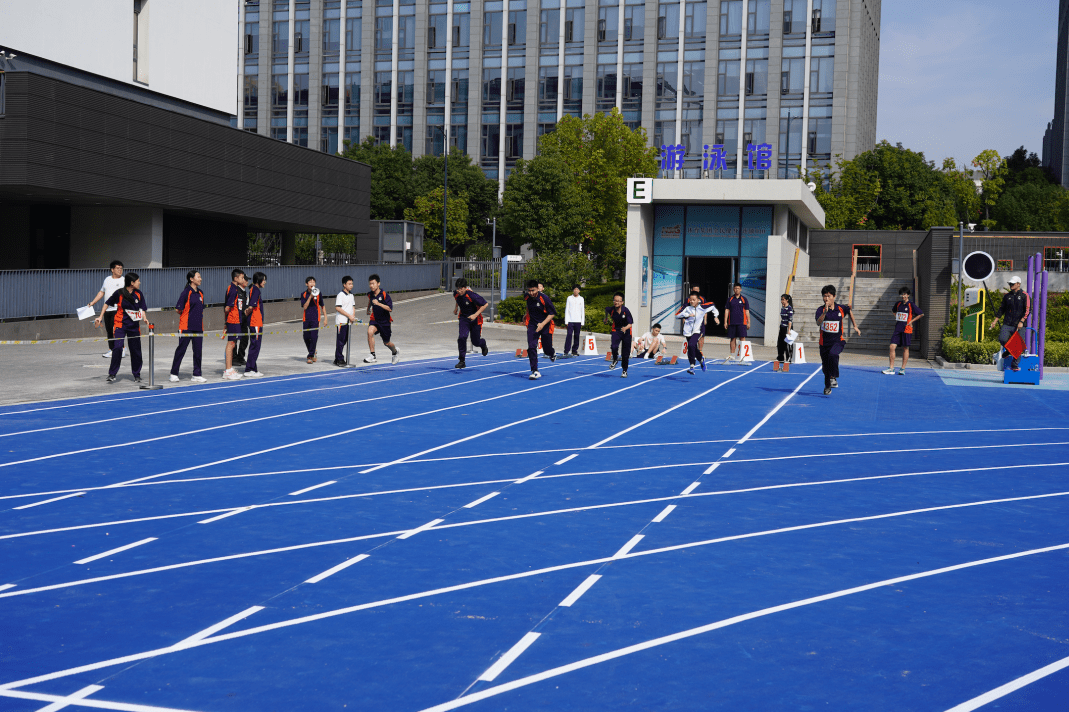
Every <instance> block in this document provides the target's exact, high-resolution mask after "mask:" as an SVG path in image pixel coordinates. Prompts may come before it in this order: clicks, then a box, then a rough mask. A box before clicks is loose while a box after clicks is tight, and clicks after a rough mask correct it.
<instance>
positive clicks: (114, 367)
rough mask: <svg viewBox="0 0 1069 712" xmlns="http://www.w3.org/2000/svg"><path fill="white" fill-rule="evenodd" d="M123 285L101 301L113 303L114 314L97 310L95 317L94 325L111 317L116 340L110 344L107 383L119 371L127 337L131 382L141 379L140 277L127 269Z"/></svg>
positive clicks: (142, 311) (142, 315) (142, 313)
mask: <svg viewBox="0 0 1069 712" xmlns="http://www.w3.org/2000/svg"><path fill="white" fill-rule="evenodd" d="M123 283H124V284H125V285H126V286H124V287H123V288H122V289H120V290H119V291H117V292H115V293H114V294H112V295H111V296H110V297H108V299H107V301H106V302H104V303H105V304H107V305H108V306H109V307H115V314H114V316H111V315H107V314H106V312H103V311H102V312H100V316H98V317H97V318H96V325H97V326H100V322H101V321H102V320H103V319H104V318H105V316H107V317H108V318H111V319H114V321H113V322H112V323H113V329H114V331H113V333H114V334H115V341H114V343H113V344H112V347H111V368H109V369H108V383H115V380H116V378H117V377H118V375H119V365H120V364H121V363H122V352H123V339H126V341H127V345H128V346H129V348H130V371H131V372H132V373H133V374H134V382H135V383H140V382H141V320H142V319H144V318H145V310H146V309H148V305H147V304H146V303H145V295H144V294H142V293H141V278H140V277H138V276H137V273H135V272H129V273H127V274H126V276H125V277H123Z"/></svg>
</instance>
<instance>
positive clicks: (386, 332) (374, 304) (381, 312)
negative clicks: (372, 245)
mask: <svg viewBox="0 0 1069 712" xmlns="http://www.w3.org/2000/svg"><path fill="white" fill-rule="evenodd" d="M381 285H382V282H381V280H379V276H378V275H377V274H373V275H371V276H370V277H368V279H367V286H368V293H367V313H368V315H369V316H370V317H371V320H370V322H369V323H368V327H367V347H368V349H370V351H371V354H369V355H368V356H367V357H366V358H365V359H364V363H375V334H378V335H379V338H381V339H382V343H384V344H386V348H388V349H389V350H390V353H392V354H393V357H392V358H391V359H390V361H391V362H392V363H397V360H398V359H399V358H400V356H399V355H398V351H397V347H396V346H394V345H393V341H392V339H393V325H392V324H391V322H392V321H393V298H392V297H390V295H389V294H388V293H387V292H386V290H385V289H382V286H381Z"/></svg>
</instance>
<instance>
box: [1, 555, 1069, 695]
mask: <svg viewBox="0 0 1069 712" xmlns="http://www.w3.org/2000/svg"><path fill="white" fill-rule="evenodd" d="M1065 549H1069V544H1059V545H1056V546H1050V547H1045V548H1042V549H1032V550H1029V551H1022V552H1017V553H1015V554H1006V555H1003V556H999V557H995V558H993V559H984V560H980V561H975V562H969V563H966V564H959V565H956V566H953V567H949V568H947V569H937V570H936V571H937V572H944V571H949V570H957V569H962V568H968V567H970V566H978V565H982V564H987V563H993V562H996V561H1005V560H1009V559H1015V558H1019V557H1023V556H1031V555H1035V554H1042V553H1047V552H1051V551H1061V550H1065ZM650 553H651V552H650V551H642V552H639V553H637V554H630V555H628V558H637V557H639V556H648V555H649V554H650ZM609 561H612V559H611V558H609V557H604V558H600V559H590V560H587V561H577V562H571V563H567V564H559V565H557V566H550V567H546V568H542V569H531V570H528V571H521V572H519V573H514V574H507V575H505V576H497V577H495V578H490V579H482V580H479V581H470V582H467V583H462V584H456V585H453V586H446V587H443V588H436V589H431V590H429V591H421V592H419V593H412V594H407V595H404V596H397V597H395V598H388V599H384V600H380V601H372V602H370V603H361V604H358V605H355V606H348V607H346V608H337V609H334V610H331V611H323V612H321V613H315V614H312V615H308V616H301V617H299V618H291V619H289V620H284V621H278V622H276V623H269V624H266V625H262V626H257V627H254V628H248V629H245V630H241V631H236V632H234V633H223V634H221V635H217V636H214V637H211V638H207V639H205V640H202V641H199V642H198V643H197V645H210V644H213V643H222V642H225V641H229V640H237V639H239V638H245V637H248V636H252V635H259V634H261V633H268V632H271V631H275V630H281V629H283V628H289V627H293V626H298V625H304V624H306V623H313V622H316V621H321V620H326V619H328V618H334V617H336V616H343V615H348V614H349V613H356V612H359V611H364V610H369V609H373V608H381V607H384V606H391V605H395V604H397V603H406V602H408V601H415V600H419V599H423V598H430V597H433V596H439V595H442V594H447V593H455V592H457V591H466V590H469V589H472V588H478V587H481V586H488V585H492V584H496V583H503V582H507V581H515V580H518V579H524V578H531V577H534V576H544V575H545V574H548V573H553V572H556V571H566V570H570V569H574V568H583V567H588V566H595V565H598V564H604V563H608V562H609ZM927 573H928V575H933V574H932V572H927ZM924 575H925V574H914V575H912V578H922V577H923V576H924ZM907 578H908V577H907ZM900 580H905V579H890V580H887V581H881V582H877V583H875V584H871V585H870V587H871V588H878V587H880V586H885V585H890V584H891V583H895V582H898V581H900ZM847 590H851V591H853V590H856V589H847ZM174 652H177V651H176V650H175V648H174V647H173V646H168V647H164V648H156V649H154V650H146V651H143V652H140V653H133V654H130V655H124V656H121V657H118V658H111V659H108V660H101V661H98V662H95V663H88V664H85V665H80V666H78V667H74V668H68V669H66V670H59V671H56V672H51V673H45V674H43V675H37V676H35V677H30V678H25V679H22V680H15V681H12V682H7V683H3V684H0V694H3V693H4V691H7V690H12V689H14V688H18V687H24V686H26V685H35V684H38V683H41V682H48V681H50V680H58V679H61V678H64V677H70V676H72V675H79V674H81V673H84V672H92V671H94V670H101V669H104V668H108V667H113V666H116V665H125V664H127V663H132V662H137V661H138V660H148V659H150V658H155V657H159V656H161V655H168V654H170V653H174ZM616 657H619V656H616ZM525 679H526V678H525ZM532 681H534V682H537V680H532ZM492 689H499V688H492ZM501 691H505V690H501ZM495 694H499V693H495ZM474 697H475V696H474V695H471V696H469V697H465V698H462V699H464V700H470V701H475V700H474V699H473V698H474ZM480 699H481V698H480ZM432 709H438V708H432Z"/></svg>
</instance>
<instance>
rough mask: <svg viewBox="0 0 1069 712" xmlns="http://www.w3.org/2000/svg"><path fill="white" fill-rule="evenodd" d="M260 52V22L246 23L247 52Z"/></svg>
mask: <svg viewBox="0 0 1069 712" xmlns="http://www.w3.org/2000/svg"><path fill="white" fill-rule="evenodd" d="M259 52H260V23H259V22H246V23H245V54H258V53H259Z"/></svg>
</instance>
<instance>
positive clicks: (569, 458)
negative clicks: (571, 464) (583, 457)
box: [553, 452, 579, 465]
mask: <svg viewBox="0 0 1069 712" xmlns="http://www.w3.org/2000/svg"><path fill="white" fill-rule="evenodd" d="M577 457H579V453H577V452H573V453H572V454H571V455H569V456H568V457H566V458H564V459H563V460H557V461H556V462H554V463H553V464H554V465H563V464H564V463H566V462H568V460H572V459H575V458H577Z"/></svg>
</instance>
